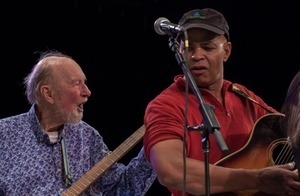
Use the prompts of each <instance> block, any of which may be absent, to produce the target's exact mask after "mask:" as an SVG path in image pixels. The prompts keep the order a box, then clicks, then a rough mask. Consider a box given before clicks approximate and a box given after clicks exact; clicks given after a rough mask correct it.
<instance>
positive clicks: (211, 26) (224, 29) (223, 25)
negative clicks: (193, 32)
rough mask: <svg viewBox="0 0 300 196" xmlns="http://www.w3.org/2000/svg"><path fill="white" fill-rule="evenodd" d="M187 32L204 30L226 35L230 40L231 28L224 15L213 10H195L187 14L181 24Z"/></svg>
mask: <svg viewBox="0 0 300 196" xmlns="http://www.w3.org/2000/svg"><path fill="white" fill-rule="evenodd" d="M178 24H179V25H180V26H182V27H184V28H185V29H186V30H187V29H190V28H202V29H206V30H209V31H212V32H214V33H217V34H219V35H225V37H226V38H227V40H229V26H228V24H227V21H226V19H225V17H224V16H223V14H222V13H220V12H218V11H217V10H214V9H211V8H204V9H194V10H191V11H188V12H186V13H185V14H184V15H183V16H182V18H181V19H180V21H179V23H178Z"/></svg>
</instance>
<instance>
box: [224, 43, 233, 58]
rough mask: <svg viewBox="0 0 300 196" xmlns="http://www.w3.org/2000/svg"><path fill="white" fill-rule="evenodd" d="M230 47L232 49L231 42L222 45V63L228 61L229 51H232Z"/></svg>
mask: <svg viewBox="0 0 300 196" xmlns="http://www.w3.org/2000/svg"><path fill="white" fill-rule="evenodd" d="M231 47H232V44H231V42H227V43H225V44H224V45H223V48H224V51H225V54H224V59H223V61H224V62H226V61H227V60H228V58H229V57H230V54H231V49H232V48H231Z"/></svg>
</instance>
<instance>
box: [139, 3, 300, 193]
mask: <svg viewBox="0 0 300 196" xmlns="http://www.w3.org/2000/svg"><path fill="white" fill-rule="evenodd" d="M179 25H180V26H181V27H183V28H184V29H185V30H186V35H187V36H186V35H185V34H184V33H180V34H178V35H177V37H176V40H178V41H179V42H180V43H179V51H180V53H181V54H183V55H185V57H186V66H187V69H188V70H189V71H190V73H191V76H192V78H193V80H194V81H195V83H196V86H197V88H198V90H199V92H201V96H202V98H203V100H204V102H205V103H207V104H209V105H211V106H212V107H213V113H214V115H215V117H216V119H217V122H219V124H220V129H219V130H215V131H220V133H221V136H222V137H223V139H224V141H225V144H226V145H227V146H228V152H227V153H229V154H231V155H233V154H237V155H239V153H237V152H239V151H241V149H243V148H245V146H246V145H247V144H248V141H250V140H251V137H252V135H251V134H252V133H253V128H254V127H255V125H256V122H257V121H258V120H260V119H265V118H267V120H263V121H268V120H270V121H272V122H273V121H274V118H275V119H277V117H278V118H280V117H281V116H282V115H281V114H280V113H279V112H277V111H276V110H275V109H274V108H272V107H270V106H268V105H267V104H266V103H265V102H264V101H263V100H262V99H261V98H260V97H259V96H257V95H255V94H254V93H253V92H252V91H250V90H248V89H247V88H246V87H245V86H243V85H240V84H235V83H232V82H230V81H228V80H225V79H224V78H223V76H224V63H225V62H226V61H227V60H228V58H229V56H230V53H231V48H232V44H231V42H230V40H229V26H228V24H227V21H226V19H225V18H224V16H223V14H221V13H220V12H218V11H216V10H214V9H210V8H206V9H195V10H191V11H189V12H187V13H185V14H184V15H183V17H182V18H181V20H180V21H179ZM187 37H188V38H187ZM187 40H188V45H186V43H187ZM186 81H187V77H186V75H178V76H176V77H175V78H174V83H173V84H171V85H170V86H169V87H168V88H166V89H165V90H164V91H163V92H162V93H161V94H159V95H158V96H157V97H155V98H154V99H153V100H152V101H151V102H150V103H149V104H148V106H147V108H146V111H145V116H144V124H145V127H146V133H145V136H144V147H145V154H146V157H147V159H148V160H149V162H150V163H151V164H152V166H153V168H154V170H155V172H156V173H157V176H158V180H159V182H160V183H161V184H162V185H164V186H166V187H167V188H168V189H169V190H170V191H171V192H172V195H173V196H181V195H182V194H183V192H184V193H185V195H204V194H205V193H208V192H211V193H212V194H216V193H225V192H237V191H246V190H253V193H255V192H263V193H269V194H272V195H287V194H289V195H296V194H298V195H299V191H300V182H299V181H298V180H297V179H298V175H297V173H296V172H295V171H294V167H293V164H289V163H284V164H283V163H282V164H280V165H275V164H274V165H271V164H270V162H269V161H268V160H267V161H266V163H261V164H259V160H257V157H264V159H265V158H268V154H267V153H264V152H265V151H264V147H266V144H268V139H270V138H268V137H264V136H265V135H267V134H268V133H272V134H273V131H270V130H269V131H268V130H259V131H260V132H259V131H258V132H259V136H253V137H254V138H255V141H256V144H257V147H258V150H262V151H258V150H249V152H250V153H249V154H248V156H247V160H248V162H247V163H240V165H237V166H230V167H228V166H226V165H222V163H224V162H226V161H224V160H223V161H222V162H218V161H221V160H222V159H224V158H226V157H227V155H228V154H227V155H226V154H224V153H222V151H221V150H220V148H219V147H218V145H219V143H218V139H216V138H215V137H214V136H215V135H214V134H209V135H208V138H209V140H208V141H210V142H209V143H207V138H206V136H207V134H205V133H206V132H207V131H209V132H211V131H214V130H206V127H205V124H204V129H201V125H203V124H201V123H202V122H203V120H204V118H203V113H202V112H200V108H201V105H200V104H199V103H200V102H199V100H198V99H197V97H196V96H195V93H193V89H192V88H191V87H189V91H188V92H187V91H186ZM260 124H261V123H257V125H260ZM262 124H264V123H262ZM271 124H272V123H271ZM198 125H200V126H198ZM190 127H192V128H193V127H194V129H195V130H193V129H189V128H190ZM199 127H200V128H199ZM202 128H203V126H202ZM198 129H199V130H198ZM203 133H204V134H203ZM203 136H204V137H203ZM281 136H282V134H281V135H280V137H281ZM283 136H284V135H283ZM273 138H274V137H273ZM275 138H276V137H275ZM258 139H262V140H263V141H262V144H259V142H258ZM271 139H272V138H271ZM203 140H206V143H203ZM254 143H255V142H254ZM203 144H204V145H203ZM207 144H208V149H206V148H205V147H207ZM251 144H252V143H251ZM206 150H207V151H209V156H208V162H209V163H210V165H209V167H206V166H207V164H206V162H205V157H206V156H205V155H207V153H206V154H205V153H204V151H206ZM262 152H263V153H262ZM237 155H236V157H237ZM236 157H235V158H236ZM291 161H293V160H291ZM251 162H253V163H255V164H256V167H253V168H252V167H250V166H249V163H251ZM207 168H208V172H209V173H208V174H207V175H206V171H207ZM207 176H209V178H207ZM207 185H209V187H208V188H207ZM222 195H224V194H222ZM247 195H251V194H247Z"/></svg>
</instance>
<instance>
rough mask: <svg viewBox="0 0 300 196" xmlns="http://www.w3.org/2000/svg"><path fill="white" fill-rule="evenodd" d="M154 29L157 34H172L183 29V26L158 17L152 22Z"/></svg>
mask: <svg viewBox="0 0 300 196" xmlns="http://www.w3.org/2000/svg"><path fill="white" fill-rule="evenodd" d="M154 30H155V32H156V33H157V34H159V35H165V34H168V35H174V34H178V33H181V32H184V31H185V29H184V28H183V27H181V26H180V25H176V24H173V23H171V22H170V21H169V20H168V19H166V18H164V17H160V18H158V19H157V20H156V21H155V22H154Z"/></svg>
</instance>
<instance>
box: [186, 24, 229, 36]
mask: <svg viewBox="0 0 300 196" xmlns="http://www.w3.org/2000/svg"><path fill="white" fill-rule="evenodd" d="M183 28H185V29H186V30H187V29H190V28H202V29H206V30H209V31H212V32H214V33H217V34H219V35H223V34H225V32H224V31H222V30H220V29H218V28H216V27H214V26H211V25H207V24H203V23H190V24H186V25H183Z"/></svg>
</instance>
